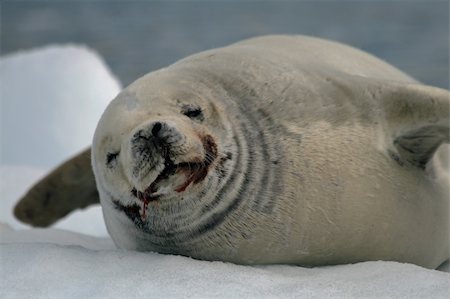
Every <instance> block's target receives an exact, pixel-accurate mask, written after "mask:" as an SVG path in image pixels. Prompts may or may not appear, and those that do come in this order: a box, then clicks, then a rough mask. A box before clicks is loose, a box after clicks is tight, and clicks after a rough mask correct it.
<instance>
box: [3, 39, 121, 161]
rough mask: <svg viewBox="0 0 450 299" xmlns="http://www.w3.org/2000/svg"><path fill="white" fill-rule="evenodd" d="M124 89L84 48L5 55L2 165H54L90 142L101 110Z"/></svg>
mask: <svg viewBox="0 0 450 299" xmlns="http://www.w3.org/2000/svg"><path fill="white" fill-rule="evenodd" d="M120 89H121V86H120V83H119V82H118V81H117V79H116V78H115V77H114V76H113V75H112V74H111V72H110V71H109V69H108V68H107V67H106V65H105V64H104V62H103V60H102V59H101V58H100V57H99V55H98V54H96V52H94V51H93V50H90V49H88V48H86V47H84V46H76V45H60V46H51V47H50V46H49V47H45V48H39V49H34V50H29V51H24V52H20V53H16V54H12V55H7V56H5V57H2V58H1V59H0V100H1V118H0V119H1V125H0V128H1V140H2V149H1V156H0V157H1V164H2V165H5V164H7V165H16V164H21V165H31V166H36V167H53V166H55V165H56V164H57V163H59V162H61V161H63V160H64V159H66V158H67V157H68V156H70V155H73V154H75V153H77V152H78V151H80V150H81V149H83V148H85V147H87V146H89V145H90V144H91V140H92V135H93V133H94V130H95V127H96V125H97V121H98V119H99V118H100V116H101V113H102V112H103V110H104V109H105V107H106V106H107V104H108V103H109V101H111V100H112V99H113V98H114V97H115V96H116V94H117V93H118V92H119V91H120ZM68 137H69V138H68ZM31 149H32V152H31Z"/></svg>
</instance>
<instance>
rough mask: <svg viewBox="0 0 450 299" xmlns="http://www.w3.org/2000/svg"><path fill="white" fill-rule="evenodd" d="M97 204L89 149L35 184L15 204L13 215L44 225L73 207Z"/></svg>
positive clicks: (64, 214) (78, 207) (52, 221)
mask: <svg viewBox="0 0 450 299" xmlns="http://www.w3.org/2000/svg"><path fill="white" fill-rule="evenodd" d="M97 203H99V196H98V192H97V187H96V185H95V179H94V174H93V172H92V167H91V149H90V148H89V149H86V150H84V151H83V152H81V153H80V154H78V155H76V156H75V157H73V158H72V159H70V160H68V161H66V162H64V163H63V164H61V165H60V166H58V167H57V168H56V169H55V170H53V171H52V172H51V173H50V174H48V175H47V176H46V177H44V178H43V179H42V180H41V181H39V182H38V183H36V184H35V185H34V186H33V187H32V188H31V189H30V190H29V191H28V192H27V193H26V194H25V195H24V196H23V197H22V198H21V200H20V201H19V203H18V204H17V205H16V207H15V208H14V215H15V216H16V217H17V218H18V219H19V220H20V221H22V222H25V223H28V224H31V225H33V226H39V227H46V226H49V225H51V224H52V223H54V222H55V221H57V220H58V219H60V218H62V217H64V216H66V215H67V214H69V213H70V212H71V211H73V210H75V209H81V208H85V207H87V206H89V205H92V204H97Z"/></svg>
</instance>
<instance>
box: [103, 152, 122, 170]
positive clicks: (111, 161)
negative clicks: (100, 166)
mask: <svg viewBox="0 0 450 299" xmlns="http://www.w3.org/2000/svg"><path fill="white" fill-rule="evenodd" d="M118 156H119V152H115V153H107V154H106V166H108V168H112V167H114V166H116V163H117V157H118Z"/></svg>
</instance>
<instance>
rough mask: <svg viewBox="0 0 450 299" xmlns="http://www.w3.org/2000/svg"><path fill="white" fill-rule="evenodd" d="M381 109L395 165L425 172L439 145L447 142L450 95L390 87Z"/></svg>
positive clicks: (434, 90) (418, 87) (411, 86)
mask: <svg viewBox="0 0 450 299" xmlns="http://www.w3.org/2000/svg"><path fill="white" fill-rule="evenodd" d="M383 106H384V107H385V112H386V118H387V123H388V126H390V131H391V132H392V135H391V137H392V144H393V150H394V152H396V153H398V157H399V158H400V161H398V162H400V163H401V162H402V161H405V162H407V163H410V164H412V165H414V166H417V167H419V168H422V169H425V167H426V165H427V163H428V162H429V161H430V160H431V159H432V158H433V156H434V154H435V152H436V151H437V150H438V148H439V147H440V146H441V144H443V143H449V141H450V132H449V123H450V119H449V114H450V92H449V91H448V90H444V89H440V88H436V87H430V86H425V85H418V84H404V85H399V86H397V87H395V86H394V88H393V89H390V88H388V92H387V94H385V95H384V97H383Z"/></svg>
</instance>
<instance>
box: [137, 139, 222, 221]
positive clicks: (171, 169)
mask: <svg viewBox="0 0 450 299" xmlns="http://www.w3.org/2000/svg"><path fill="white" fill-rule="evenodd" d="M200 139H201V141H202V144H203V148H204V152H205V157H204V158H203V161H201V162H181V163H178V164H175V163H174V162H173V161H172V160H171V159H170V158H169V156H168V155H166V156H165V161H164V169H163V170H162V171H161V172H160V174H159V175H158V176H157V177H156V179H155V180H154V181H153V182H152V183H151V184H150V185H149V186H148V187H147V188H146V189H145V190H143V191H139V190H137V189H136V188H135V187H133V189H132V190H131V194H132V195H133V196H134V197H136V198H137V199H139V201H141V202H142V203H143V209H142V210H143V215H142V216H143V217H145V210H146V208H147V205H148V204H149V203H150V202H157V201H158V200H159V199H160V197H161V196H163V194H161V193H158V191H159V189H158V188H159V187H161V186H160V185H161V184H160V183H162V182H163V181H165V180H167V179H169V178H170V177H172V176H174V175H176V174H181V175H184V176H185V177H186V180H185V181H184V182H183V183H182V184H181V185H178V186H176V187H175V189H174V191H176V192H178V193H180V192H183V191H185V190H186V188H187V187H189V185H191V184H193V185H195V184H197V183H199V182H201V181H203V180H204V179H205V177H206V176H207V175H208V171H209V168H210V166H211V165H212V164H213V162H214V161H215V160H216V157H217V145H216V143H215V142H214V139H213V137H212V136H210V135H205V136H202V137H201V138H200Z"/></svg>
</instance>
